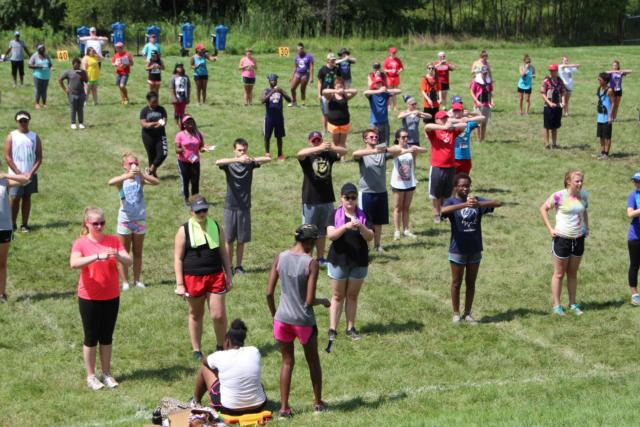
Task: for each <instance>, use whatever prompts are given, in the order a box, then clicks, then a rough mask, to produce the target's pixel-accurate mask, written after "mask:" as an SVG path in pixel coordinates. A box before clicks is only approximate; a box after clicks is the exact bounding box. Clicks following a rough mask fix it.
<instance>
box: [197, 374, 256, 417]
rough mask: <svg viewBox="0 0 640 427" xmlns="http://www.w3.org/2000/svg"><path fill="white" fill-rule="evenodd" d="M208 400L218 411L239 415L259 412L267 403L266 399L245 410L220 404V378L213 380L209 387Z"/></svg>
mask: <svg viewBox="0 0 640 427" xmlns="http://www.w3.org/2000/svg"><path fill="white" fill-rule="evenodd" d="M263 389H264V387H263ZM209 400H210V401H211V407H213V409H215V410H216V411H218V412H221V413H223V414H226V415H233V416H240V415H244V414H254V413H256V412H261V411H262V410H263V409H264V407H265V406H266V405H267V400H266V399H265V401H264V402H263V403H262V405H260V406H259V407H257V408H251V409H247V410H235V409H229V408H225V407H224V406H222V395H221V394H220V380H218V379H217V380H215V381H214V382H213V384H211V387H210V388H209Z"/></svg>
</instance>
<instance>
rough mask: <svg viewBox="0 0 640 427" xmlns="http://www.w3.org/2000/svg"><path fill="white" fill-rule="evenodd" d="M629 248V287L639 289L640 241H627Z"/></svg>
mask: <svg viewBox="0 0 640 427" xmlns="http://www.w3.org/2000/svg"><path fill="white" fill-rule="evenodd" d="M627 246H628V247H629V287H631V288H636V287H638V269H640V240H627Z"/></svg>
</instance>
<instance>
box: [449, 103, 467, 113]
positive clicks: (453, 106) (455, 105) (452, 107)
mask: <svg viewBox="0 0 640 427" xmlns="http://www.w3.org/2000/svg"><path fill="white" fill-rule="evenodd" d="M451 109H452V110H454V111H455V110H458V111H462V110H464V106H463V105H462V104H460V103H459V102H456V103H455V104H453V105H452V106H451Z"/></svg>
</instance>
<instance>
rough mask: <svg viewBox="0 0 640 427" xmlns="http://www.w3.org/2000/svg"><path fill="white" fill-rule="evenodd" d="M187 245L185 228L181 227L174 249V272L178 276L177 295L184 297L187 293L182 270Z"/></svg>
mask: <svg viewBox="0 0 640 427" xmlns="http://www.w3.org/2000/svg"><path fill="white" fill-rule="evenodd" d="M185 244H186V236H185V234H184V227H182V226H180V228H178V232H177V233H176V238H175V240H174V248H173V270H174V273H175V275H176V290H175V293H176V294H178V295H181V296H183V295H184V294H185V292H186V289H185V287H184V275H183V270H182V258H183V257H184V246H185Z"/></svg>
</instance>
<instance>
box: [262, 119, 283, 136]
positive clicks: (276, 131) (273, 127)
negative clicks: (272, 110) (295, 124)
mask: <svg viewBox="0 0 640 427" xmlns="http://www.w3.org/2000/svg"><path fill="white" fill-rule="evenodd" d="M263 132H264V136H265V138H271V136H272V135H275V137H276V138H283V137H285V136H286V133H285V131H284V118H282V119H272V118H270V117H269V116H267V117H265V118H264V128H263Z"/></svg>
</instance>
